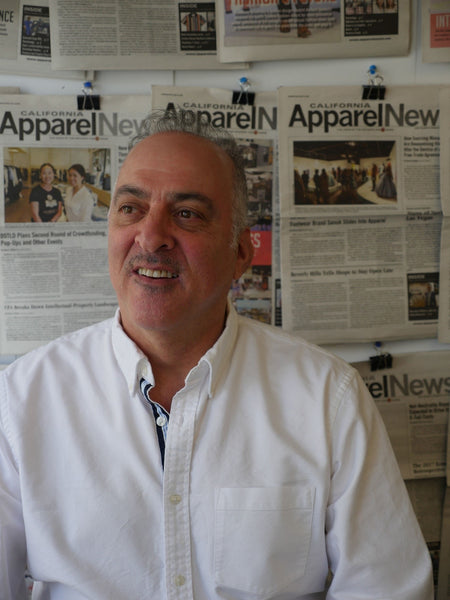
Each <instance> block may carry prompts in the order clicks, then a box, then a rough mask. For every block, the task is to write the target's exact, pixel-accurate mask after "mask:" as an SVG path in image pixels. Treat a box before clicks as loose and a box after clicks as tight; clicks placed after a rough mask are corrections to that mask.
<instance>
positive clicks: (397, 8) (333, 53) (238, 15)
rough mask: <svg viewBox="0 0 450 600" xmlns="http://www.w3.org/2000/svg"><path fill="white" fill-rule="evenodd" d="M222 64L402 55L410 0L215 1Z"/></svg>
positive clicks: (407, 36) (407, 34)
mask: <svg viewBox="0 0 450 600" xmlns="http://www.w3.org/2000/svg"><path fill="white" fill-rule="evenodd" d="M216 10H217V24H218V53H219V58H220V60H221V61H222V62H230V61H236V60H247V61H263V60H283V59H299V58H300V59H305V58H344V57H358V58H360V57H362V56H367V57H369V56H370V57H374V56H405V55H407V54H408V51H409V45H410V21H411V14H410V10H411V8H410V3H409V0H216Z"/></svg>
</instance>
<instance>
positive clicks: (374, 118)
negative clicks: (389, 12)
mask: <svg viewBox="0 0 450 600" xmlns="http://www.w3.org/2000/svg"><path fill="white" fill-rule="evenodd" d="M441 89H443V88H441V86H397V87H389V88H388V89H387V91H386V98H385V99H384V100H363V99H362V90H361V87H356V86H342V87H339V86H336V87H328V86H321V87H320V86H318V87H310V88H309V87H296V88H291V87H282V88H280V89H279V95H278V98H279V100H278V106H279V122H280V184H281V189H280V193H281V212H282V215H283V216H288V215H289V216H306V215H313V214H315V215H321V216H324V215H337V214H339V215H342V214H344V213H346V214H350V215H352V216H355V215H356V214H368V213H371V214H395V213H397V214H398V213H407V212H411V211H413V212H427V211H440V210H441V203H440V189H439V168H440V163H439V155H440V139H439V135H440V130H439V126H440V123H439V91H440V90H441ZM316 169H318V170H319V173H318V174H319V175H320V174H323V170H325V172H326V175H327V176H328V179H327V180H325V181H324V182H322V183H321V182H316V181H314V175H315V174H316ZM305 170H306V171H309V173H310V177H309V179H308V181H307V182H304V183H303V185H302V175H303V172H304V171H305ZM321 185H322V186H323V187H324V188H325V189H324V190H323V191H321V190H320V188H321Z"/></svg>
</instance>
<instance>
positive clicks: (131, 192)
mask: <svg viewBox="0 0 450 600" xmlns="http://www.w3.org/2000/svg"><path fill="white" fill-rule="evenodd" d="M120 196H134V197H135V198H138V199H139V200H143V199H144V198H147V197H148V193H147V192H146V191H145V190H143V189H142V188H140V187H138V186H136V185H131V184H124V185H121V186H120V187H118V188H116V189H115V190H114V194H113V198H112V199H113V202H115V201H116V200H117V199H118V198H120Z"/></svg>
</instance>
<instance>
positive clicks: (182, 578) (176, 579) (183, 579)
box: [175, 575, 186, 587]
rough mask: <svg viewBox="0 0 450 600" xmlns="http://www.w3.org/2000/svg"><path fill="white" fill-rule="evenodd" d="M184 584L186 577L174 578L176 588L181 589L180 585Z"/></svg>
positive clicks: (178, 576)
mask: <svg viewBox="0 0 450 600" xmlns="http://www.w3.org/2000/svg"><path fill="white" fill-rule="evenodd" d="M185 583H186V577H184V576H183V575H177V576H176V577H175V585H176V586H177V587H181V586H182V585H184V584H185Z"/></svg>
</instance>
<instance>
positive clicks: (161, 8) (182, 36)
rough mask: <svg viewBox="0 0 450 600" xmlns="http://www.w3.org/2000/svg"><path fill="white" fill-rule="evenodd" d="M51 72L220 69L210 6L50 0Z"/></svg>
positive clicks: (156, 0) (162, 0)
mask: <svg viewBox="0 0 450 600" xmlns="http://www.w3.org/2000/svg"><path fill="white" fill-rule="evenodd" d="M50 6H51V9H52V10H51V15H50V17H51V40H52V65H53V68H55V69H79V68H80V67H81V68H83V69H94V70H107V69H114V70H117V69H147V70H155V69H177V70H180V69H197V70H198V69H215V70H217V69H225V68H228V69H230V68H243V67H245V66H246V65H244V64H243V63H242V59H240V58H237V59H236V60H237V63H238V64H234V65H233V64H231V65H221V64H220V63H219V61H218V59H217V49H216V48H217V42H216V16H215V4H214V1H210V2H204V1H198V2H187V1H186V0H179V1H178V2H175V0H101V1H100V0H99V1H95V2H89V1H80V0H50Z"/></svg>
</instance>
